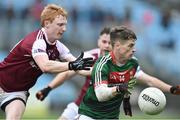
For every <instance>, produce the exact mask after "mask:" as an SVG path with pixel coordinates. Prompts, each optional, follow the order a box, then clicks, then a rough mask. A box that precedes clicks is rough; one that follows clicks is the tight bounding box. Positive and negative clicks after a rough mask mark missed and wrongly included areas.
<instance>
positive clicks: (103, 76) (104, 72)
mask: <svg viewBox="0 0 180 120" xmlns="http://www.w3.org/2000/svg"><path fill="white" fill-rule="evenodd" d="M107 61H108V59H107V58H106V57H102V58H101V59H100V60H99V62H97V63H96V66H95V67H94V70H93V72H94V76H93V77H94V84H95V86H97V85H100V84H107V83H108V72H109V68H108V66H107V64H106V63H107Z"/></svg>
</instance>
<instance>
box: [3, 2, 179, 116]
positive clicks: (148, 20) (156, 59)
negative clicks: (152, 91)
mask: <svg viewBox="0 0 180 120" xmlns="http://www.w3.org/2000/svg"><path fill="white" fill-rule="evenodd" d="M48 3H55V4H58V5H61V6H62V7H64V8H65V9H66V10H67V11H68V14H69V15H68V24H67V31H66V32H65V34H64V36H63V39H61V42H63V43H64V44H65V45H66V46H67V47H68V48H69V49H70V50H71V52H72V53H73V54H74V55H75V56H77V55H78V54H79V53H80V52H81V51H86V50H90V49H93V48H96V47H97V45H96V42H97V39H98V36H99V32H100V30H101V29H102V28H103V27H104V26H115V25H125V26H128V27H130V28H131V29H133V30H134V31H135V33H136V34H137V37H138V40H137V44H136V50H137V52H136V57H137V58H138V60H139V62H140V65H141V68H142V69H143V70H144V71H145V72H147V73H149V74H151V75H153V76H156V77H158V78H160V79H162V80H163V81H164V82H167V83H169V84H172V85H176V84H180V61H179V59H180V8H179V6H180V1H179V0H1V1H0V60H1V61H2V60H3V58H4V57H5V56H6V55H7V53H8V52H9V51H10V50H11V49H12V47H13V46H14V45H15V44H16V43H17V42H18V41H19V40H21V38H23V37H24V36H25V35H26V34H27V33H29V32H31V31H33V30H35V29H37V28H39V27H40V24H39V20H40V18H39V16H40V13H41V11H42V9H43V7H44V6H45V5H46V4H48ZM53 77H54V76H53V75H49V74H45V75H43V76H41V77H40V78H39V80H38V82H37V84H36V85H35V86H34V87H33V88H32V89H30V92H31V96H30V98H29V101H28V104H27V109H26V112H25V115H24V118H25V119H28V118H29V119H32V118H42V119H43V118H44V119H45V118H46V119H47V118H51V119H56V118H57V117H58V116H59V115H60V114H61V112H62V111H63V109H64V108H65V107H66V105H67V104H68V103H69V102H71V101H73V100H74V99H75V98H77V96H78V93H79V91H80V88H81V86H82V85H83V83H84V77H82V76H76V77H73V78H72V79H71V80H68V81H66V82H65V83H64V84H63V85H62V86H61V87H59V88H57V89H55V90H54V91H52V92H51V93H50V95H49V96H48V97H47V99H46V100H45V101H43V102H39V101H37V100H36V98H35V92H37V91H38V90H40V89H42V88H43V87H45V86H46V85H47V84H48V83H49V82H50V81H51V80H52V79H53ZM145 87H147V86H142V85H141V84H138V85H137V87H136V89H135V90H134V94H133V97H132V98H133V99H132V104H133V112H134V114H135V115H136V113H137V114H140V115H142V116H143V117H144V118H149V116H148V115H144V114H142V113H141V112H140V110H139V108H138V106H137V99H138V95H139V93H140V92H141V90H142V89H144V88H145ZM165 95H166V97H167V106H166V109H165V110H164V111H163V112H162V113H161V114H160V115H157V116H153V117H154V118H158V117H161V118H162V117H163V116H166V117H169V118H177V119H178V118H180V115H179V113H180V96H174V95H171V94H169V93H166V94H165ZM36 111H37V112H36ZM121 114H122V116H123V111H122V112H121ZM3 116H4V114H3V113H2V112H0V118H3ZM124 118H128V117H124ZM137 118H138V117H137Z"/></svg>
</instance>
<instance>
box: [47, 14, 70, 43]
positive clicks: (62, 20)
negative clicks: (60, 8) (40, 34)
mask: <svg viewBox="0 0 180 120" xmlns="http://www.w3.org/2000/svg"><path fill="white" fill-rule="evenodd" d="M66 25H67V19H66V17H64V16H62V15H59V16H57V17H55V19H54V20H53V21H52V22H50V21H48V23H47V24H46V26H45V28H46V31H47V36H48V40H49V41H50V42H52V43H53V42H55V41H56V40H58V39H60V38H61V37H62V35H63V33H64V32H65V31H66Z"/></svg>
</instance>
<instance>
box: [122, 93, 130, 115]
mask: <svg viewBox="0 0 180 120" xmlns="http://www.w3.org/2000/svg"><path fill="white" fill-rule="evenodd" d="M123 109H124V114H125V115H129V116H131V117H132V110H131V103H130V96H129V97H127V98H124V99H123Z"/></svg>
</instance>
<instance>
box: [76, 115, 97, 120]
mask: <svg viewBox="0 0 180 120" xmlns="http://www.w3.org/2000/svg"><path fill="white" fill-rule="evenodd" d="M77 120H95V119H93V118H91V117H88V116H86V115H81V114H79V115H78V118H77Z"/></svg>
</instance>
